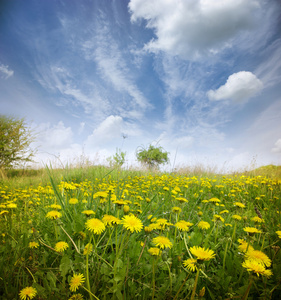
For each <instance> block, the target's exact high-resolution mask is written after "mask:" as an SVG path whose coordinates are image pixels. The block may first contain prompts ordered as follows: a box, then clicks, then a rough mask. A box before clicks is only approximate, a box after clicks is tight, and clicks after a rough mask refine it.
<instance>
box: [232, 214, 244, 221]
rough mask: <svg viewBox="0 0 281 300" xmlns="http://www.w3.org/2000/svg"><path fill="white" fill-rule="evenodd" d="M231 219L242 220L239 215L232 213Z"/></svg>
mask: <svg viewBox="0 0 281 300" xmlns="http://www.w3.org/2000/svg"><path fill="white" fill-rule="evenodd" d="M232 219H234V220H237V221H240V220H242V217H241V216H239V215H233V216H232Z"/></svg>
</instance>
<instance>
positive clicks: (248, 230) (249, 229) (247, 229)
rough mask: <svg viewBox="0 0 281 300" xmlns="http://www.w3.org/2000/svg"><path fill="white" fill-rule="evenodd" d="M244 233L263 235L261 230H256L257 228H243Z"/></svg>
mask: <svg viewBox="0 0 281 300" xmlns="http://www.w3.org/2000/svg"><path fill="white" fill-rule="evenodd" d="M243 230H244V231H246V232H248V233H250V234H253V233H262V232H261V230H259V229H257V228H255V227H245V228H243Z"/></svg>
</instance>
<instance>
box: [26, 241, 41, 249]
mask: <svg viewBox="0 0 281 300" xmlns="http://www.w3.org/2000/svg"><path fill="white" fill-rule="evenodd" d="M28 247H29V248H31V249H32V248H38V247H39V244H38V243H37V242H30V243H29V244H28Z"/></svg>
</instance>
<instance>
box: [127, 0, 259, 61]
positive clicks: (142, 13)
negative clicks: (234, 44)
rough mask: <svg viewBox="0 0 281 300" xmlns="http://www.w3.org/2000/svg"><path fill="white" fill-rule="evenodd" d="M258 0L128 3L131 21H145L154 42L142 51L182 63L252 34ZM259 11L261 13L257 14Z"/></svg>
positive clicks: (151, 0)
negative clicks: (175, 57)
mask: <svg viewBox="0 0 281 300" xmlns="http://www.w3.org/2000/svg"><path fill="white" fill-rule="evenodd" d="M260 2H261V1H258V0H228V1H225V0H216V1H213V0H201V1H199V0H189V1H186V0H177V1H175V0H131V1H130V3H129V9H130V12H131V21H132V22H135V21H137V20H138V19H145V20H146V21H147V27H148V28H152V29H154V31H155V34H156V37H157V39H153V40H151V41H150V42H149V43H148V44H146V46H145V48H146V49H147V50H149V51H152V52H157V51H158V50H162V51H165V52H168V53H169V54H172V55H179V56H181V57H182V58H185V59H196V58H198V57H201V56H202V54H208V53H216V52H217V51H219V50H221V49H223V48H225V47H229V46H230V44H231V40H232V39H233V38H234V37H235V36H236V35H237V33H241V32H245V31H248V30H252V29H253V28H254V27H255V25H256V22H257V15H258V14H257V13H256V12H257V10H258V9H259V8H260ZM260 11H261V10H260Z"/></svg>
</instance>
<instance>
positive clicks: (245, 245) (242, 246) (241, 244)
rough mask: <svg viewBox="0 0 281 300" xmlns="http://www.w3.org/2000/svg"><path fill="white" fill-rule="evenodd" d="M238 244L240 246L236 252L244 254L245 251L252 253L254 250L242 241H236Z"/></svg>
mask: <svg viewBox="0 0 281 300" xmlns="http://www.w3.org/2000/svg"><path fill="white" fill-rule="evenodd" d="M238 242H239V243H240V245H239V246H238V250H239V251H241V252H244V253H245V252H246V251H253V250H254V248H253V247H252V246H251V245H250V244H249V246H248V243H247V242H246V241H244V240H242V239H238Z"/></svg>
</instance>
